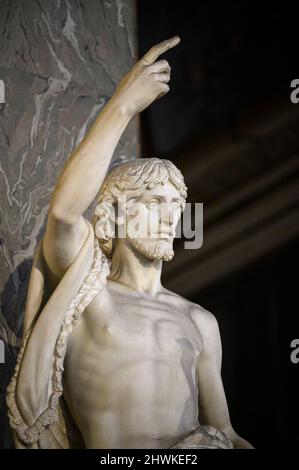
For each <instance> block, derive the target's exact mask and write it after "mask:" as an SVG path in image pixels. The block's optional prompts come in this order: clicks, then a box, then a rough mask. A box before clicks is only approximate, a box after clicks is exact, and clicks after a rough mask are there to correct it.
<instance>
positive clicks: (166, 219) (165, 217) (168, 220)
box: [159, 207, 174, 227]
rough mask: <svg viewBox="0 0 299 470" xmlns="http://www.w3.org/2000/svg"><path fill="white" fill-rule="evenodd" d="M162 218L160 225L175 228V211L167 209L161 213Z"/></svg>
mask: <svg viewBox="0 0 299 470" xmlns="http://www.w3.org/2000/svg"><path fill="white" fill-rule="evenodd" d="M159 215H160V217H159V224H160V225H164V224H166V225H169V226H170V227H172V226H173V224H174V215H173V210H172V209H171V208H170V209H169V208H168V207H167V208H165V207H164V209H163V210H161V211H160V214H159Z"/></svg>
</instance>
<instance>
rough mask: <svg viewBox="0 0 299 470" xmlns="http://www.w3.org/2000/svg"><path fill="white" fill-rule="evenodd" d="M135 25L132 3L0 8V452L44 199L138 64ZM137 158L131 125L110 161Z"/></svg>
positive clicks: (7, 440) (94, 0)
mask: <svg viewBox="0 0 299 470" xmlns="http://www.w3.org/2000/svg"><path fill="white" fill-rule="evenodd" d="M135 26H136V16H135V2H134V1H133V0H82V1H79V0H27V1H21V0H10V1H9V0H2V1H1V2H0V79H1V80H3V82H4V84H5V103H3V104H0V194H1V205H0V257H1V271H0V289H1V294H0V295H1V312H0V338H1V340H4V343H5V363H4V364H0V383H1V389H0V406H1V408H0V447H10V446H12V439H11V435H10V432H9V428H8V423H7V417H6V409H5V389H6V386H7V384H8V381H9V378H10V376H11V373H12V371H13V367H14V362H15V358H16V354H17V351H18V347H19V345H20V338H21V335H22V317H23V310H24V302H25V298H26V289H27V284H28V276H29V272H30V267H31V262H32V256H33V253H34V250H35V246H36V244H37V242H38V240H39V239H40V238H41V237H42V236H43V233H44V229H45V222H46V216H47V209H48V205H49V201H50V196H51V193H52V191H53V189H54V186H55V182H56V180H57V177H58V174H59V172H60V170H61V168H62V166H63V165H64V163H65V161H66V159H67V157H68V156H69V154H70V153H71V151H72V149H74V147H76V145H77V144H78V143H79V142H80V140H81V139H82V138H83V136H84V134H85V132H86V130H87V129H88V127H89V126H90V124H91V123H92V122H93V120H94V119H95V117H96V116H97V115H98V113H99V112H100V110H101V109H102V107H103V106H104V105H105V103H106V102H107V100H108V99H109V98H110V96H111V95H112V94H113V91H114V89H115V87H116V85H117V83H118V81H119V80H120V78H121V77H122V76H123V74H124V73H126V72H127V71H128V70H129V68H130V66H131V65H132V64H133V63H134V61H135V60H136V35H135ZM137 151H138V137H137V123H136V122H132V123H131V124H130V126H129V127H128V129H127V131H126V132H125V134H124V136H123V138H122V139H121V142H120V144H119V146H118V148H117V150H116V152H115V156H114V160H116V159H127V158H135V157H136V154H137ZM93 207H94V205H93V206H92V207H91V208H89V210H88V211H87V214H86V216H87V217H89V218H91V215H92V210H93ZM2 344H3V343H2Z"/></svg>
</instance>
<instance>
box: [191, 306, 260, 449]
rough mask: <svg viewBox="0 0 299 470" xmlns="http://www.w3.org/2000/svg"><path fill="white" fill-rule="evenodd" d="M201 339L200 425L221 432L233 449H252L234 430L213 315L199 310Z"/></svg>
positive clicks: (197, 319) (199, 370) (196, 319)
mask: <svg viewBox="0 0 299 470" xmlns="http://www.w3.org/2000/svg"><path fill="white" fill-rule="evenodd" d="M194 319H195V321H196V323H197V324H198V327H199V329H200V333H201V336H202V339H203V351H202V353H201V354H200V359H199V363H198V367H197V376H198V387H199V422H200V424H202V425H204V424H207V425H210V426H213V427H215V428H217V429H219V430H220V431H222V432H224V433H225V434H226V435H227V437H228V438H229V439H230V440H231V441H232V443H233V445H234V448H235V449H252V446H251V444H249V442H247V441H246V440H245V439H243V438H241V437H240V436H238V434H237V433H236V432H235V431H234V429H233V427H232V425H231V422H230V417H229V411H228V406H227V401H226V397H225V392H224V388H223V383H222V378H221V361H222V350H221V349H222V348H221V339H220V334H219V328H218V323H217V320H216V318H215V317H214V315H212V314H211V313H209V312H206V311H202V310H200V309H198V310H197V311H196V312H195V314H194Z"/></svg>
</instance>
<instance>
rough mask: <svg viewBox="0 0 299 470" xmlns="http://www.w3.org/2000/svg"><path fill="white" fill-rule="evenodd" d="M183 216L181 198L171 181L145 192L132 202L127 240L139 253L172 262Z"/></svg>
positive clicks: (127, 220)
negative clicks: (177, 228) (175, 240)
mask: <svg viewBox="0 0 299 470" xmlns="http://www.w3.org/2000/svg"><path fill="white" fill-rule="evenodd" d="M180 216H181V196H180V193H179V191H178V190H177V189H176V188H175V186H174V185H173V184H171V183H170V182H169V181H168V182H167V183H166V184H164V185H162V184H157V185H155V186H153V187H152V188H151V189H145V190H144V192H143V193H142V194H141V195H139V196H138V197H135V198H132V199H130V200H129V201H128V207H127V219H126V238H127V240H128V241H129V243H130V244H131V245H132V246H133V247H134V248H135V249H136V251H137V252H138V253H141V254H143V255H145V256H146V257H148V258H150V259H153V260H163V261H170V260H171V259H172V257H173V255H174V252H173V240H174V237H175V228H176V225H177V223H178V221H179V219H180Z"/></svg>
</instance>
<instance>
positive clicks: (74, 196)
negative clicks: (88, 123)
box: [50, 97, 130, 222]
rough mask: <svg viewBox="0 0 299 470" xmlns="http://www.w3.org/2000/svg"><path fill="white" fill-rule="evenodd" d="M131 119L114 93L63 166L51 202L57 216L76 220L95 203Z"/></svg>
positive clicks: (51, 207)
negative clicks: (117, 146)
mask: <svg viewBox="0 0 299 470" xmlns="http://www.w3.org/2000/svg"><path fill="white" fill-rule="evenodd" d="M129 120H130V115H129V114H128V113H127V111H126V109H125V108H124V106H122V104H121V102H120V101H119V100H117V99H116V98H115V97H113V98H112V99H111V100H110V101H109V102H108V103H107V105H106V106H105V108H104V109H103V110H102V112H101V114H100V115H99V116H98V118H97V119H96V121H95V123H94V124H93V125H92V127H91V129H90V130H89V132H88V134H87V135H86V136H85V138H84V139H83V141H82V142H81V143H80V145H79V146H78V147H77V148H76V149H75V150H74V152H73V153H72V154H71V156H70V157H69V159H68V160H67V162H66V164H65V166H64V168H63V170H62V173H61V175H60V177H59V180H58V182H57V185H56V188H55V190H54V192H53V195H52V199H51V205H50V209H51V210H52V211H53V212H55V213H56V214H57V216H58V217H60V218H62V219H65V220H70V221H72V222H75V221H76V220H77V219H78V218H79V217H80V216H81V215H82V214H83V213H84V212H85V210H86V209H87V208H88V207H89V205H90V204H91V203H92V201H93V200H94V198H95V197H96V195H97V193H98V191H99V189H100V187H101V184H102V182H103V180H104V178H105V175H106V172H107V169H108V167H109V163H110V161H111V158H112V155H113V152H114V150H115V147H116V145H117V143H118V141H119V139H120V137H121V135H122V133H123V132H124V130H125V128H126V126H127V124H128V122H129Z"/></svg>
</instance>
